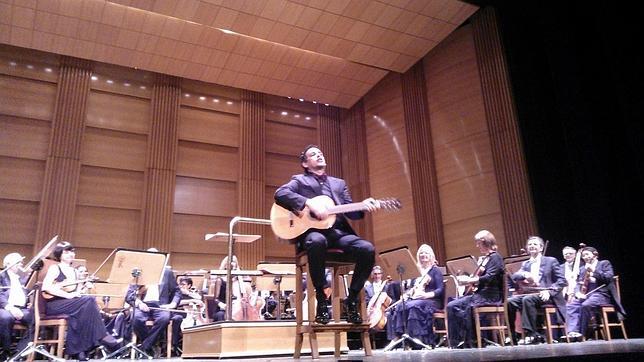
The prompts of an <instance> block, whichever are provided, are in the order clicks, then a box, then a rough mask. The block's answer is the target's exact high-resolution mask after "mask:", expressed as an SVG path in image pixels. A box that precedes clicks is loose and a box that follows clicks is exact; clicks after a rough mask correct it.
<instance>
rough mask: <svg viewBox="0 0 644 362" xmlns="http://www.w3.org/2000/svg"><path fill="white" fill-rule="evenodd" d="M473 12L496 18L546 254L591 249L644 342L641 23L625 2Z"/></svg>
mask: <svg viewBox="0 0 644 362" xmlns="http://www.w3.org/2000/svg"><path fill="white" fill-rule="evenodd" d="M469 2H470V3H473V4H476V5H478V6H492V7H494V8H495V9H496V10H497V17H498V20H499V26H500V30H501V36H502V41H503V43H504V47H505V52H506V57H507V61H508V66H509V69H510V77H511V80H512V87H513V93H514V96H515V102H516V105H517V111H518V119H519V125H520V129H521V134H522V140H523V145H524V150H525V155H526V160H527V164H528V172H529V175H530V182H531V189H532V196H533V200H534V206H535V211H536V215H537V222H538V228H539V233H540V235H541V236H542V237H543V238H544V239H548V240H549V241H550V245H549V248H548V250H547V253H546V254H548V255H550V256H555V257H557V258H559V259H560V260H563V258H562V255H561V249H562V248H563V247H564V246H565V245H571V246H573V247H578V245H579V243H582V242H583V243H586V244H588V245H590V246H595V247H596V248H597V249H598V251H599V257H600V259H608V260H610V261H611V263H612V265H613V268H614V270H615V273H616V274H619V275H620V284H621V291H622V304H623V305H624V307H625V308H626V311H627V313H628V318H627V319H626V329H627V332H628V333H629V337H631V338H633V337H643V336H644V325H642V324H643V323H640V322H641V321H644V319H643V318H641V317H639V316H640V315H641V314H642V313H644V307H643V306H642V304H643V303H642V302H643V300H642V296H643V295H644V293H642V292H641V291H642V290H644V285H641V284H640V280H644V279H642V278H641V276H642V275H644V273H642V272H644V253H640V252H639V250H640V249H641V248H642V241H643V240H644V207H643V206H642V205H643V202H644V186H643V185H644V162H643V159H644V151H643V146H644V142H643V141H642V138H643V136H644V133H643V132H642V128H643V127H642V122H644V117H642V110H641V107H639V103H640V102H642V100H641V98H639V94H638V93H639V92H637V89H638V88H639V87H641V86H642V83H641V82H640V81H641V67H642V66H643V65H644V62H643V61H642V57H641V56H639V55H636V54H635V53H636V52H638V51H639V52H641V51H642V50H638V48H642V44H644V40H643V39H642V38H638V37H636V34H637V33H636V31H637V28H638V27H639V26H638V23H640V24H641V22H642V21H641V19H639V15H638V14H640V13H639V12H638V11H636V10H635V9H634V8H632V5H629V4H628V3H624V2H614V3H613V2H608V1H601V2H599V1H583V2H582V1H565V0H561V1H556V2H555V1H469Z"/></svg>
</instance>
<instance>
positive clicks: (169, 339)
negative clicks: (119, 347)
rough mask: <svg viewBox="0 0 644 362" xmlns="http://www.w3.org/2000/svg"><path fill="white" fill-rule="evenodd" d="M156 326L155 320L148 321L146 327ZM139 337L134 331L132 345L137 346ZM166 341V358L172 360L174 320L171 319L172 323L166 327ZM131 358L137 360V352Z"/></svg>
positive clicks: (131, 353)
mask: <svg viewBox="0 0 644 362" xmlns="http://www.w3.org/2000/svg"><path fill="white" fill-rule="evenodd" d="M153 325H154V321H153V320H147V321H145V326H146V327H152V326H153ZM137 339H138V337H137V336H136V333H135V332H134V330H132V343H134V345H136V344H137V343H136V342H137ZM165 340H166V347H165V350H166V351H165V352H166V358H172V318H170V323H168V326H167V327H166V333H165ZM130 358H131V359H135V358H136V351H135V350H134V349H133V350H132V351H131V352H130Z"/></svg>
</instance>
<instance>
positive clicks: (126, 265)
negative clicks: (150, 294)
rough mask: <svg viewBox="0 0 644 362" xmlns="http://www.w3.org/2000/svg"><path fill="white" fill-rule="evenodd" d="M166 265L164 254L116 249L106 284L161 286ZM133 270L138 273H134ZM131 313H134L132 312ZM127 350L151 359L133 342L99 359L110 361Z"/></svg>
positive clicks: (166, 256) (166, 257)
mask: <svg viewBox="0 0 644 362" xmlns="http://www.w3.org/2000/svg"><path fill="white" fill-rule="evenodd" d="M167 263H168V255H167V254H166V253H160V252H151V251H141V250H130V249H122V248H118V249H116V251H115V253H114V260H113V261H112V269H111V270H110V276H109V278H108V279H107V281H108V283H114V284H126V285H128V286H129V284H137V285H148V284H161V280H162V279H163V271H164V270H165V267H166V264H167ZM135 270H136V271H137V272H138V273H135V272H134V271H135ZM135 274H136V276H135ZM132 313H134V310H133V311H132ZM133 315H134V314H133ZM128 350H134V351H136V352H138V353H139V354H140V355H141V356H143V357H144V358H147V359H152V356H150V355H148V354H147V353H146V352H145V351H144V350H142V349H141V348H139V347H138V346H137V345H136V344H134V342H129V343H128V344H126V345H125V346H123V347H121V348H119V349H118V350H116V351H114V352H112V353H110V354H108V355H107V356H104V357H103V358H101V359H103V360H105V359H111V358H112V357H115V356H120V355H121V354H122V353H123V352H125V351H128Z"/></svg>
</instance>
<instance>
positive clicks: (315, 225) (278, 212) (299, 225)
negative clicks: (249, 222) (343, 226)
mask: <svg viewBox="0 0 644 362" xmlns="http://www.w3.org/2000/svg"><path fill="white" fill-rule="evenodd" d="M312 200H313V201H314V202H316V203H319V204H320V205H322V206H324V207H325V208H327V209H330V208H332V207H333V206H335V203H334V202H333V200H331V198H330V197H328V196H326V195H321V196H316V197H314V198H313V199H312ZM334 223H335V215H329V216H328V217H327V218H326V219H324V220H318V219H316V218H315V217H314V216H313V215H311V212H310V210H309V208H308V206H305V207H304V209H303V210H302V212H301V213H300V215H296V214H295V213H294V212H292V211H289V210H287V209H285V208H283V207H281V206H279V205H277V204H273V207H272V208H271V227H272V228H273V232H274V233H275V235H277V236H279V237H280V238H282V239H295V238H296V237H298V236H300V235H302V234H304V232H306V231H307V230H308V229H322V230H324V229H329V228H330V227H331V226H333V224H334Z"/></svg>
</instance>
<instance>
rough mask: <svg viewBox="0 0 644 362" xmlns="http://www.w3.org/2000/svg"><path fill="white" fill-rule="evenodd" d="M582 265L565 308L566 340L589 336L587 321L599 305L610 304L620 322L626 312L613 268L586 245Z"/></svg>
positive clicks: (583, 250) (582, 255) (582, 252)
mask: <svg viewBox="0 0 644 362" xmlns="http://www.w3.org/2000/svg"><path fill="white" fill-rule="evenodd" d="M581 258H582V259H583V260H584V263H585V265H584V266H583V267H581V268H580V270H579V278H578V279H577V287H576V289H575V298H574V299H573V300H572V301H571V302H570V303H568V305H566V327H567V331H568V337H569V338H581V337H582V336H585V335H587V333H589V331H588V326H589V323H590V319H591V317H592V316H593V313H595V312H596V311H597V310H598V309H599V307H600V306H602V305H606V304H612V305H614V306H615V308H616V309H617V312H618V317H619V318H620V319H623V318H624V317H625V316H626V312H625V311H624V308H623V307H622V304H621V303H620V300H619V297H618V295H617V288H616V286H615V282H614V280H613V277H614V275H615V274H614V272H613V266H612V264H611V263H610V261H608V260H599V253H598V252H597V249H595V248H593V247H592V246H587V247H585V248H583V249H582V251H581Z"/></svg>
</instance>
